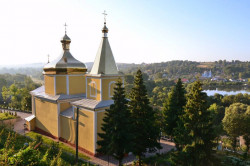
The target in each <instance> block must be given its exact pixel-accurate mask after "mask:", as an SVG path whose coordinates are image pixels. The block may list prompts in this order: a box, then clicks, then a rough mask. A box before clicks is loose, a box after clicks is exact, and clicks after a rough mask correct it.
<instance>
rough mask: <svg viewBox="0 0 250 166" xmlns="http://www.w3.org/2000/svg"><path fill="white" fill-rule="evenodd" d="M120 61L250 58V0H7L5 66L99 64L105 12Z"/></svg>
mask: <svg viewBox="0 0 250 166" xmlns="http://www.w3.org/2000/svg"><path fill="white" fill-rule="evenodd" d="M104 10H106V12H107V14H108V15H107V27H108V28H109V34H108V36H109V42H110V45H111V49H112V52H113V55H114V57H115V60H116V62H120V63H143V62H144V63H154V62H166V61H171V60H190V61H217V60H220V59H221V60H224V59H226V60H228V61H231V60H241V61H249V60H250V1H249V0H237V1H236V0H209V1H201V0H188V1H187V0H178V1H176V0H126V1H124V0H123V1H122V0H22V1H20V0H0V49H1V55H0V57H1V60H0V65H9V64H12V65H13V64H30V63H46V62H47V59H48V57H47V55H48V54H49V55H50V60H53V59H56V57H58V56H59V55H60V53H61V52H62V46H61V43H60V40H61V38H62V37H63V36H64V26H63V25H64V24H65V22H66V23H67V24H68V26H67V34H68V36H69V37H70V38H71V40H72V42H71V47H70V52H71V53H72V55H73V56H74V57H75V58H76V59H78V60H80V61H82V62H93V61H94V59H95V56H96V53H97V50H98V47H99V44H100V42H101V37H102V32H101V29H102V27H103V22H104V19H103V15H102V13H103V11H104Z"/></svg>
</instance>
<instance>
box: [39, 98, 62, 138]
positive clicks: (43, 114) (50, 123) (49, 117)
mask: <svg viewBox="0 0 250 166" xmlns="http://www.w3.org/2000/svg"><path fill="white" fill-rule="evenodd" d="M35 105H36V127H38V128H40V129H42V130H44V131H46V132H48V133H51V134H52V135H54V136H56V137H58V119H57V116H58V115H57V104H54V103H50V102H47V101H42V100H40V99H35Z"/></svg>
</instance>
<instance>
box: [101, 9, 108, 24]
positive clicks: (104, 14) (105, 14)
mask: <svg viewBox="0 0 250 166" xmlns="http://www.w3.org/2000/svg"><path fill="white" fill-rule="evenodd" d="M102 14H103V16H104V23H106V16H107V15H108V14H107V13H106V10H104V12H103V13H102Z"/></svg>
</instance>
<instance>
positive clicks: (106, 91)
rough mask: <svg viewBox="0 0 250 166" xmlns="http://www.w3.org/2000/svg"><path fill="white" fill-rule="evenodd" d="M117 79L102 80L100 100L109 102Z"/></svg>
mask: <svg viewBox="0 0 250 166" xmlns="http://www.w3.org/2000/svg"><path fill="white" fill-rule="evenodd" d="M117 80H118V78H113V79H102V100H111V99H112V97H110V95H111V96H113V88H114V87H115V82H117Z"/></svg>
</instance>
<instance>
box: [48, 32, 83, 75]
mask: <svg viewBox="0 0 250 166" xmlns="http://www.w3.org/2000/svg"><path fill="white" fill-rule="evenodd" d="M61 43H62V47H63V51H62V53H61V55H60V56H59V57H58V58H57V59H55V60H54V61H52V62H50V63H48V64H46V65H45V66H44V68H43V69H44V72H45V73H48V74H58V73H65V74H67V73H70V72H71V73H72V72H86V71H87V68H86V66H85V64H84V63H82V62H80V61H78V60H77V59H75V58H74V57H73V56H72V55H71V53H70V51H69V46H70V43H71V39H70V38H69V37H68V36H67V34H65V35H64V37H63V38H62V40H61Z"/></svg>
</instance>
